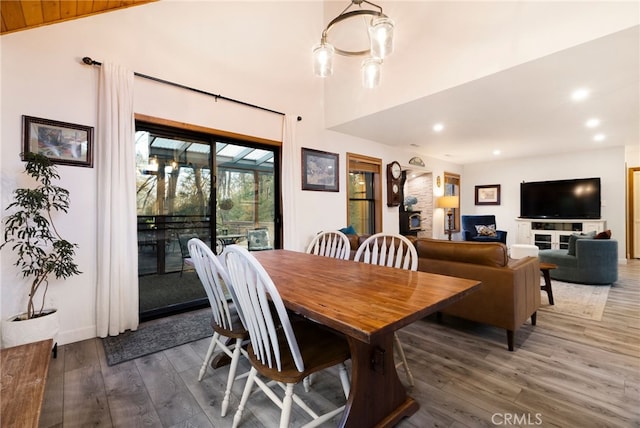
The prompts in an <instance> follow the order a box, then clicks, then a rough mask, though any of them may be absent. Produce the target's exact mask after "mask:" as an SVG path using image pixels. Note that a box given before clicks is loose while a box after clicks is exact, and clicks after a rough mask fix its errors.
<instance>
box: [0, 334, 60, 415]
mask: <svg viewBox="0 0 640 428" xmlns="http://www.w3.org/2000/svg"><path fill="white" fill-rule="evenodd" d="M52 345H53V341H52V340H51V339H47V340H43V341H40V342H34V343H29V344H26V345H20V346H14V347H12V348H5V349H2V350H0V360H1V363H0V367H1V368H2V370H1V373H2V381H1V385H2V390H1V394H2V426H3V427H4V426H7V427H8V426H12V427H37V426H38V421H39V419H40V409H41V405H42V400H43V398H44V386H45V382H46V380H47V371H48V370H49V360H50V359H51V347H52Z"/></svg>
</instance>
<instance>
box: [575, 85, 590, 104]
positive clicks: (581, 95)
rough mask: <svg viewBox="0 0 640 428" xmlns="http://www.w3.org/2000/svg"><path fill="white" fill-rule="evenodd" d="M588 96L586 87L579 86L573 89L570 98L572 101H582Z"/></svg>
mask: <svg viewBox="0 0 640 428" xmlns="http://www.w3.org/2000/svg"><path fill="white" fill-rule="evenodd" d="M588 97H589V90H588V89H586V88H580V89H576V90H575V91H573V93H572V94H571V99H572V100H573V101H583V100H585V99H587V98H588Z"/></svg>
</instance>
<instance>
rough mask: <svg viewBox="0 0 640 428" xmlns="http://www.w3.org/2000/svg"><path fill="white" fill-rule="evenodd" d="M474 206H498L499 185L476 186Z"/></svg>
mask: <svg viewBox="0 0 640 428" xmlns="http://www.w3.org/2000/svg"><path fill="white" fill-rule="evenodd" d="M476 205H500V185H499V184H489V185H486V186H476Z"/></svg>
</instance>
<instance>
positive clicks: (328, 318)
mask: <svg viewBox="0 0 640 428" xmlns="http://www.w3.org/2000/svg"><path fill="white" fill-rule="evenodd" d="M253 254H254V255H255V257H256V259H258V261H259V262H260V263H261V264H262V265H263V266H264V268H265V269H266V271H267V272H268V273H269V275H270V276H271V278H272V279H273V281H274V283H275V284H276V286H277V288H278V291H279V293H280V295H281V297H282V299H283V301H284V302H285V305H286V306H287V307H288V308H289V309H291V310H294V311H296V312H298V313H300V314H302V315H304V316H307V317H309V318H312V319H315V320H316V321H318V322H320V323H322V324H324V325H326V326H328V327H331V328H333V329H335V330H338V331H341V332H343V333H345V334H346V335H348V336H351V337H353V338H356V339H358V340H360V341H363V342H367V343H369V342H370V341H371V339H372V338H373V337H375V336H376V335H381V334H389V332H393V331H396V330H398V329H400V328H402V327H404V326H406V325H408V324H411V323H412V322H414V321H417V320H418V319H421V318H423V317H425V316H427V315H429V314H431V313H433V312H436V311H438V310H440V309H441V308H443V307H445V306H447V305H448V304H449V303H452V302H454V301H456V300H458V299H460V298H461V297H463V296H464V295H466V294H468V293H471V292H473V291H474V290H475V289H476V288H477V287H479V286H480V284H481V283H480V282H479V281H474V280H469V279H463V278H455V277H451V276H445V275H438V274H431V273H426V272H419V271H408V270H403V269H396V268H388V267H383V266H377V265H371V264H367V263H358V262H354V261H351V260H339V259H333V258H329V257H323V256H317V255H311V254H306V253H301V252H295V251H289V250H273V251H262V252H257V253H253Z"/></svg>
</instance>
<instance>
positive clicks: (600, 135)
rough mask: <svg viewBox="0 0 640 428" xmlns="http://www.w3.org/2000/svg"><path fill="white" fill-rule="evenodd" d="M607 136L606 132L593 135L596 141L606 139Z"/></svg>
mask: <svg viewBox="0 0 640 428" xmlns="http://www.w3.org/2000/svg"><path fill="white" fill-rule="evenodd" d="M606 138H607V136H606V135H604V134H596V135H594V136H593V140H594V141H604V140H605V139H606Z"/></svg>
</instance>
